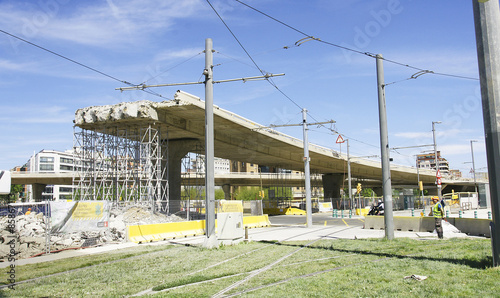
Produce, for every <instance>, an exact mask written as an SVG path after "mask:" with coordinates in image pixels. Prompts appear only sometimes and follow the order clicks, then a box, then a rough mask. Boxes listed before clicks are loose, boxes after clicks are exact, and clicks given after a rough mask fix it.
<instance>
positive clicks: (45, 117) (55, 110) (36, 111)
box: [0, 105, 74, 125]
mask: <svg viewBox="0 0 500 298" xmlns="http://www.w3.org/2000/svg"><path fill="white" fill-rule="evenodd" d="M0 110H1V111H2V113H1V114H0V121H6V122H9V123H18V124H30V125H32V124H48V123H65V124H68V123H72V121H73V119H74V113H73V112H72V111H69V110H68V108H67V107H62V106H49V107H45V106H34V105H33V106H30V108H29V109H26V108H25V107H22V106H19V107H10V106H4V107H0ZM19 115H22V117H19Z"/></svg>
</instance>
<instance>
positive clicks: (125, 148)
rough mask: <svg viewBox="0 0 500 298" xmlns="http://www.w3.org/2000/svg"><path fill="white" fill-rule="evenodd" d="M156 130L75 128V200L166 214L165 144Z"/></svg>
mask: <svg viewBox="0 0 500 298" xmlns="http://www.w3.org/2000/svg"><path fill="white" fill-rule="evenodd" d="M161 133H162V132H161V130H160V127H157V126H154V125H152V124H148V125H147V126H143V127H135V126H134V127H126V126H125V127H124V126H107V127H102V128H99V129H96V130H87V129H82V128H78V127H75V128H74V146H73V151H74V157H75V167H76V169H75V171H76V173H77V174H76V176H75V178H74V179H73V186H74V191H73V199H74V200H108V201H112V202H113V205H115V204H120V203H126V202H134V203H137V204H141V205H145V206H147V207H149V208H151V210H153V211H162V212H166V213H168V177H167V176H168V174H167V173H168V162H167V160H168V159H167V154H168V152H167V145H168V144H167V141H164V139H166V138H162V134H161Z"/></svg>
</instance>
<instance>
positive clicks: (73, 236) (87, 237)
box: [0, 206, 184, 262]
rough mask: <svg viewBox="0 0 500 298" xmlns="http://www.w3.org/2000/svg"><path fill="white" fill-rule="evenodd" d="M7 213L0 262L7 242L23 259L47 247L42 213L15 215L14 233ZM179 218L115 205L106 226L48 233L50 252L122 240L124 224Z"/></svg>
mask: <svg viewBox="0 0 500 298" xmlns="http://www.w3.org/2000/svg"><path fill="white" fill-rule="evenodd" d="M9 219H10V220H12V218H8V217H7V216H4V217H0V228H1V231H0V262H5V261H7V258H8V257H9V256H11V253H12V252H11V245H10V244H11V243H12V240H14V242H15V251H16V254H15V258H16V259H25V258H29V257H32V256H36V255H40V254H43V253H45V252H46V249H47V245H46V242H47V240H48V239H47V233H46V222H45V216H44V215H43V213H35V212H33V213H31V214H29V215H17V216H16V217H15V218H14V220H15V223H16V229H15V233H11V231H10V230H9V227H8V220H9ZM183 220H184V219H182V218H181V217H178V216H175V215H170V216H167V215H165V214H161V213H155V214H153V213H151V212H150V211H149V210H148V209H147V208H144V207H142V206H131V207H117V208H114V209H112V210H110V216H109V222H108V228H103V229H101V230H96V231H84V232H75V233H52V232H51V233H50V251H51V252H54V251H59V250H64V249H76V248H82V247H90V246H95V245H105V244H110V243H120V242H125V241H126V234H127V231H126V227H127V225H139V224H141V225H142V224H155V223H166V222H176V221H183Z"/></svg>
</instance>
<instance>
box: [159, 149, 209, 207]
mask: <svg viewBox="0 0 500 298" xmlns="http://www.w3.org/2000/svg"><path fill="white" fill-rule="evenodd" d="M199 143H200V141H199V140H196V139H178V140H169V141H168V149H167V152H166V154H167V160H168V184H169V192H168V204H169V208H168V210H169V213H170V214H175V213H177V212H179V211H181V182H182V177H181V169H182V158H183V157H184V156H186V154H187V153H188V152H192V151H194V150H195V149H196V145H197V144H199ZM164 207H165V206H162V210H166V208H164Z"/></svg>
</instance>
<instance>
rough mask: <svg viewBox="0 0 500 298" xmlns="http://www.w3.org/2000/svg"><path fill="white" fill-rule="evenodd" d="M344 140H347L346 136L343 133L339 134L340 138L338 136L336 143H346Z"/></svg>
mask: <svg viewBox="0 0 500 298" xmlns="http://www.w3.org/2000/svg"><path fill="white" fill-rule="evenodd" d="M344 142H345V141H344V138H343V137H342V136H341V135H339V136H338V138H337V141H336V142H335V143H337V144H341V143H344Z"/></svg>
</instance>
